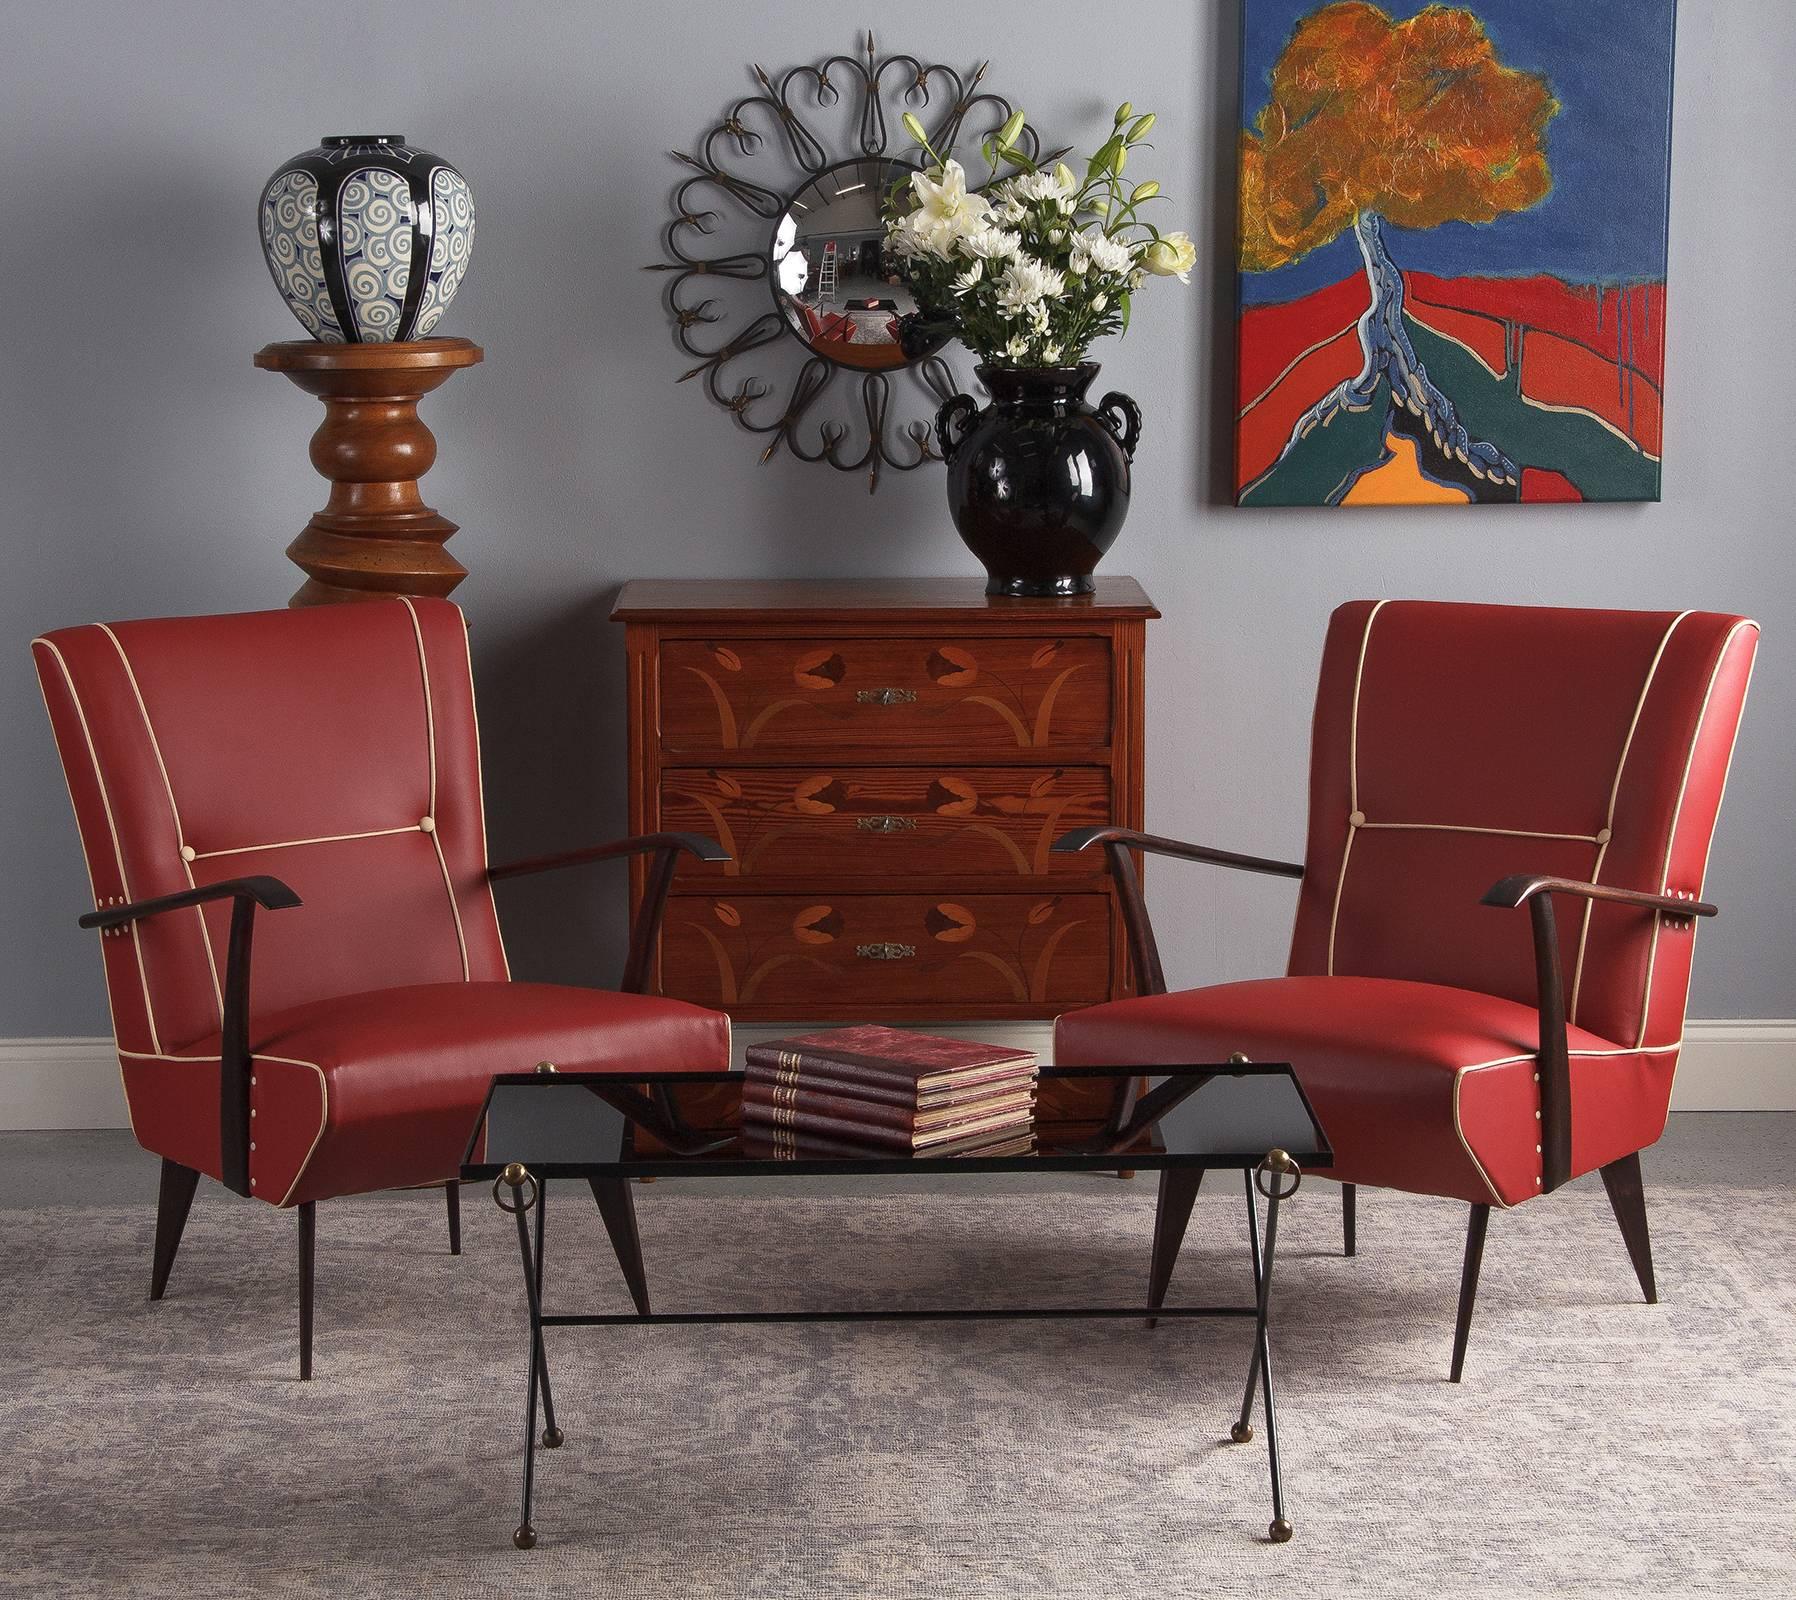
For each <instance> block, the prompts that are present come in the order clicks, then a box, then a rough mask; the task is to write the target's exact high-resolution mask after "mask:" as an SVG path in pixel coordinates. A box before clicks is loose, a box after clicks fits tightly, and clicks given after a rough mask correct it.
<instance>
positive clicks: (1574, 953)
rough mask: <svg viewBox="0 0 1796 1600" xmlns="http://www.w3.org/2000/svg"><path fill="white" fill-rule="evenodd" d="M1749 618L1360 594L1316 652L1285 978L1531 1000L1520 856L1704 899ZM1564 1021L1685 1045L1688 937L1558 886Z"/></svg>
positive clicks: (1628, 1041)
mask: <svg viewBox="0 0 1796 1600" xmlns="http://www.w3.org/2000/svg"><path fill="white" fill-rule="evenodd" d="M1757 642H1758V628H1757V625H1756V624H1755V623H1752V622H1750V621H1748V620H1746V619H1745V618H1742V617H1730V616H1720V615H1716V614H1714V613H1710V612H1697V611H1687V612H1683V613H1681V614H1678V613H1672V612H1656V611H1577V610H1557V609H1546V608H1538V607H1527V606H1485V605H1456V604H1444V603H1435V602H1426V601H1402V600H1397V601H1379V602H1371V601H1356V602H1354V603H1352V604H1349V605H1345V606H1342V607H1341V608H1340V609H1339V610H1338V611H1336V612H1335V614H1334V617H1333V620H1332V622H1331V623H1330V626H1329V631H1328V640H1327V643H1326V645H1325V647H1324V651H1323V660H1322V675H1321V683H1320V687H1319V688H1318V691H1317V697H1316V716H1315V728H1314V736H1313V744H1312V750H1311V771H1310V821H1309V846H1308V851H1307V855H1306V860H1305V874H1304V882H1303V889H1302V893H1301V896H1300V900H1299V905H1298V914H1297V926H1296V932H1295V935H1294V937H1293V940H1292V947H1291V968H1290V970H1291V971H1292V972H1293V973H1294V974H1319V973H1334V974H1339V975H1352V976H1361V977H1386V978H1408V979H1413V980H1418V981H1421V982H1429V983H1442V984H1450V985H1453V986H1455V987H1457V988H1464V989H1476V990H1480V991H1482V992H1484V993H1487V994H1494V995H1500V996H1503V997H1505V998H1508V999H1513V1000H1518V1001H1523V1002H1526V1003H1530V1004H1531V1003H1533V1001H1534V999H1535V976H1534V968H1533V946H1532V943H1531V941H1530V939H1529V936H1528V931H1527V928H1526V926H1525V921H1526V919H1525V918H1522V919H1518V917H1517V915H1516V913H1514V912H1501V911H1496V910H1492V909H1490V908H1488V907H1485V906H1482V905H1480V904H1479V899H1480V897H1481V896H1482V895H1483V893H1484V891H1485V890H1487V889H1488V888H1489V887H1490V886H1491V885H1492V884H1493V883H1494V882H1495V881H1496V880H1497V879H1499V878H1501V877H1504V876H1506V875H1507V874H1510V873H1517V872H1529V873H1545V874H1552V875H1555V876H1559V877H1566V878H1577V879H1583V880H1586V881H1593V880H1594V881H1599V882H1602V883H1608V884H1616V885H1619V886H1621V887H1624V888H1631V889H1644V890H1651V891H1653V892H1667V893H1678V892H1680V891H1681V892H1686V893H1690V894H1691V895H1692V896H1693V897H1695V898H1701V891H1702V887H1703V875H1704V872H1705V870H1706V867H1707V864H1708V855H1709V840H1710V837H1711V835H1712V834H1713V831H1714V826H1715V815H1716V812H1717V810H1718V808H1719V807H1720V804H1721V791H1722V786H1723V784H1724V783H1725V781H1726V777H1727V768H1728V762H1729V759H1730V757H1731V756H1732V753H1733V746H1734V735H1735V732H1736V730H1737V728H1738V726H1739V721H1740V710H1741V706H1742V704H1743V702H1744V700H1745V697H1746V685H1747V679H1748V677H1749V675H1750V673H1751V670H1752V660H1753V652H1754V650H1755V648H1756V646H1757ZM1560 911H1561V935H1560V942H1561V954H1562V957H1563V960H1564V966H1565V982H1566V995H1567V1000H1568V1007H1569V1020H1571V1021H1573V1022H1575V1023H1577V1024H1579V1025H1580V1026H1582V1027H1584V1028H1587V1029H1589V1030H1591V1031H1592V1032H1594V1033H1596V1034H1599V1035H1601V1036H1602V1037H1603V1038H1605V1039H1609V1040H1613V1041H1615V1042H1616V1043H1617V1044H1619V1045H1622V1046H1624V1047H1627V1048H1636V1047H1640V1046H1644V1045H1654V1046H1660V1045H1674V1044H1676V1043H1677V1041H1678V1039H1679V1037H1680V1035H1681V1032H1682V1028H1683V1017H1684V1004H1685V999H1686V996H1687V994H1688V989H1689V978H1690V950H1691V945H1692V943H1693V941H1694V937H1695V935H1694V932H1693V931H1692V930H1691V929H1690V928H1689V926H1688V925H1687V924H1685V925H1679V926H1677V927H1676V928H1675V930H1674V931H1672V932H1668V931H1667V926H1668V925H1667V923H1666V920H1665V919H1664V918H1661V917H1657V916H1654V915H1652V914H1650V913H1646V912H1642V911H1637V910H1632V909H1629V908H1626V907H1621V906H1615V905H1595V906H1592V905H1588V904H1585V903H1579V902H1574V901H1565V902H1562V904H1561V907H1560Z"/></svg>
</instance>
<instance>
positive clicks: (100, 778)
mask: <svg viewBox="0 0 1796 1600" xmlns="http://www.w3.org/2000/svg"><path fill="white" fill-rule="evenodd" d="M32 643H33V644H41V645H42V646H43V647H44V648H45V649H46V650H48V651H49V652H50V654H51V655H53V656H55V657H56V664H57V666H58V667H60V668H61V669H62V681H63V683H64V684H65V685H67V687H68V691H69V701H70V703H71V704H72V705H73V706H74V708H75V716H76V719H77V720H78V721H79V722H80V724H81V737H82V738H83V739H84V740H85V741H86V743H87V759H88V761H89V762H90V763H91V764H92V766H93V769H94V785H95V787H96V788H98V789H99V791H100V804H101V806H102V807H103V808H104V810H105V812H106V831H107V832H108V833H110V834H111V835H112V854H113V859H114V860H115V861H116V862H117V865H118V883H119V892H120V893H121V894H122V895H124V897H125V900H126V902H127V903H129V902H130V900H131V898H132V895H131V880H130V879H129V878H128V877H127V876H126V875H125V853H124V851H123V850H122V849H121V848H120V847H119V841H118V824H117V822H115V821H114V820H113V815H112V797H111V796H110V795H109V794H108V793H107V792H106V779H105V776H104V775H103V774H102V773H101V771H100V756H99V752H98V751H96V750H95V749H94V736H93V730H92V729H91V728H89V727H88V725H87V712H86V711H85V710H84V709H83V708H82V705H81V696H80V695H79V694H77V693H76V691H75V679H74V677H73V675H72V674H71V673H70V672H69V664H68V662H67V661H65V660H64V659H63V654H62V651H61V650H59V649H57V647H56V646H55V645H54V644H52V643H51V642H50V641H49V640H48V639H34V640H33V641H32ZM46 704H47V702H46ZM64 778H65V779H66V778H67V774H66V773H65V774H64ZM70 793H71V797H72V795H73V790H71V791H70ZM78 817H79V813H77V818H78ZM85 848H86V847H85V846H83V853H85ZM92 882H93V872H92V869H91V868H90V869H89V871H88V883H89V886H90V888H91V886H92ZM94 904H95V906H96V907H97V906H98V905H99V897H98V896H97V895H96V896H95V898H94ZM127 926H128V927H129V929H130V933H131V949H132V951H133V952H134V953H135V954H136V957H137V981H138V983H139V984H141V985H142V987H143V1014H144V1020H145V1021H146V1022H147V1023H148V1024H149V1029H150V1048H151V1049H153V1050H160V1049H161V1048H162V1040H161V1039H160V1037H158V1035H157V1032H156V1009H155V1007H154V1006H152V1005H151V1004H150V980H149V976H148V974H147V973H146V972H145V971H144V966H143V945H142V943H141V942H140V941H139V939H138V937H137V924H136V923H135V922H133V923H129V924H127ZM113 1042H114V1043H115V1044H116V1043H117V1042H118V1025H117V1021H116V1019H115V1021H114V1024H113Z"/></svg>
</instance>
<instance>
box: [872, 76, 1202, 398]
mask: <svg viewBox="0 0 1796 1600" xmlns="http://www.w3.org/2000/svg"><path fill="white" fill-rule="evenodd" d="M1153 125H1154V116H1153V113H1152V112H1148V113H1146V114H1145V115H1142V116H1139V117H1137V116H1136V115H1135V111H1134V107H1133V106H1131V105H1130V104H1128V102H1126V101H1125V102H1124V103H1123V104H1122V105H1121V106H1119V107H1117V111H1116V121H1115V123H1114V126H1113V131H1112V133H1111V135H1110V137H1109V139H1107V140H1106V141H1105V142H1104V143H1103V144H1102V145H1101V146H1099V148H1098V149H1097V151H1096V152H1095V153H1094V154H1093V155H1092V157H1091V159H1090V160H1089V161H1088V162H1087V163H1086V165H1085V176H1084V178H1083V179H1082V180H1081V179H1080V178H1079V176H1078V175H1077V174H1076V173H1075V172H1074V171H1073V170H1072V168H1071V167H1069V166H1067V164H1066V163H1065V162H1064V161H1060V162H1056V163H1055V165H1054V167H1053V168H1052V169H1051V170H1043V169H1042V168H1040V167H1038V166H1037V165H1036V164H1035V163H1034V162H1033V161H1032V160H1031V159H1030V158H1029V157H1028V156H1027V155H1026V154H1025V153H1024V152H1023V151H1022V150H1021V149H1020V148H1018V140H1019V139H1020V138H1021V136H1022V131H1023V127H1024V121H1023V113H1022V112H1020V111H1019V112H1017V113H1016V114H1015V115H1014V116H1012V117H1011V119H1010V120H1009V121H1008V122H1006V123H1005V124H1004V126H1003V127H1002V128H1001V129H999V130H998V132H997V133H996V134H994V135H993V136H992V137H991V138H989V139H987V140H986V141H985V144H984V153H985V158H986V161H987V162H988V164H989V165H990V168H991V176H990V178H989V179H988V181H987V182H986V184H985V186H984V188H983V189H980V190H977V191H975V190H971V189H969V188H968V187H967V175H966V172H965V170H964V169H963V168H962V167H961V164H960V163H959V162H958V161H956V160H954V159H953V158H952V157H951V156H948V155H944V154H942V153H940V152H938V151H936V150H934V149H932V148H931V146H930V144H929V140H928V138H927V136H926V135H925V132H924V129H923V126H922V124H921V123H920V122H919V121H918V120H917V118H916V117H915V116H913V115H911V114H910V113H908V112H907V113H906V114H905V118H904V126H905V128H906V129H907V131H908V132H909V133H910V135H911V137H912V138H914V139H915V140H916V141H917V143H918V144H919V145H921V146H922V147H923V151H924V154H925V155H927V156H928V157H929V159H930V162H931V165H930V166H929V167H927V168H926V169H925V170H923V171H921V172H918V173H916V174H914V175H913V176H912V178H911V180H910V183H909V185H908V187H900V188H898V189H895V190H894V191H893V193H892V196H891V198H890V200H889V201H888V203H887V208H886V248H887V249H888V250H889V251H890V252H891V254H892V256H893V257H895V258H896V260H897V261H898V263H899V270H900V271H901V272H902V274H903V276H904V279H905V281H906V282H907V283H908V284H909V285H910V287H911V291H912V293H914V294H915V295H916V297H917V302H918V305H919V307H920V308H921V311H922V314H923V317H924V319H925V320H926V321H928V322H931V323H935V324H938V325H946V326H948V327H951V328H952V329H953V331H954V333H955V334H956V335H957V336H958V337H959V338H960V340H961V341H962V342H963V343H964V344H966V345H967V346H968V347H969V348H970V349H972V350H973V352H974V353H975V354H976V355H978V357H979V358H980V360H981V361H984V362H987V363H989V364H991V365H993V366H1002V367H1071V366H1077V365H1078V364H1079V363H1080V362H1081V361H1082V360H1083V359H1084V357H1085V352H1086V350H1087V349H1088V348H1089V347H1090V345H1091V342H1092V340H1094V339H1096V338H1098V337H1099V336H1100V335H1102V334H1106V333H1121V332H1122V331H1124V330H1125V329H1126V328H1127V327H1128V325H1129V305H1130V297H1131V296H1132V295H1133V294H1134V293H1135V291H1136V290H1137V289H1139V288H1140V287H1141V285H1142V283H1143V282H1145V281H1146V279H1147V277H1148V276H1149V275H1150V274H1153V275H1157V276H1160V277H1174V278H1177V279H1178V280H1179V282H1181V283H1187V282H1189V281H1190V271H1191V267H1192V265H1193V263H1194V262H1195V261H1196V259H1197V251H1196V249H1195V248H1194V247H1193V245H1192V243H1191V240H1190V239H1189V238H1188V237H1187V236H1186V235H1185V234H1183V233H1175V232H1165V233H1163V232H1162V231H1161V230H1160V229H1158V228H1156V227H1155V226H1154V225H1153V224H1152V223H1150V222H1148V221H1146V220H1145V219H1144V218H1143V217H1142V215H1141V212H1142V209H1143V208H1144V207H1145V206H1147V205H1149V204H1151V203H1152V202H1154V201H1157V200H1159V199H1161V198H1162V196H1161V194H1160V185H1159V184H1158V183H1155V182H1153V181H1151V180H1150V181H1148V182H1146V183H1137V184H1135V185H1134V186H1133V187H1132V188H1130V187H1125V185H1124V183H1123V169H1124V168H1125V167H1126V166H1127V165H1128V159H1129V152H1130V151H1131V150H1133V149H1135V148H1136V147H1137V146H1139V145H1141V144H1142V142H1143V140H1145V139H1146V137H1147V134H1148V131H1149V129H1151V128H1152V127H1153ZM1001 167H1005V168H1008V169H1010V175H1009V176H1007V177H1002V178H1001V177H999V171H1000V168H1001Z"/></svg>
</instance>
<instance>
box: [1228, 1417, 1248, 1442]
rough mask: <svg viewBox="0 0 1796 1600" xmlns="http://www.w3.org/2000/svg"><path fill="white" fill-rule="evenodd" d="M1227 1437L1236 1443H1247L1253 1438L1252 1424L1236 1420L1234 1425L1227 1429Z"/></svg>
mask: <svg viewBox="0 0 1796 1600" xmlns="http://www.w3.org/2000/svg"><path fill="white" fill-rule="evenodd" d="M1229 1437H1230V1438H1231V1439H1233V1440H1234V1441H1235V1443H1236V1444H1247V1443H1248V1442H1249V1441H1250V1440H1252V1438H1253V1424H1252V1423H1251V1422H1237V1423H1236V1424H1235V1425H1234V1427H1232V1428H1230V1429H1229Z"/></svg>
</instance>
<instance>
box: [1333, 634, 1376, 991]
mask: <svg viewBox="0 0 1796 1600" xmlns="http://www.w3.org/2000/svg"><path fill="white" fill-rule="evenodd" d="M1389 604H1390V601H1388V600H1380V601H1379V602H1378V603H1377V604H1376V605H1374V606H1373V607H1372V609H1371V610H1370V611H1368V612H1367V613H1366V631H1365V632H1364V633H1363V634H1361V635H1360V641H1359V664H1358V665H1357V666H1356V667H1355V668H1354V670H1353V715H1352V717H1351V718H1350V719H1349V721H1348V724H1347V809H1348V811H1349V813H1350V817H1349V820H1348V824H1347V843H1346V844H1345V845H1344V846H1343V847H1342V850H1341V874H1340V876H1339V877H1338V878H1336V879H1335V903H1334V910H1333V911H1332V912H1331V913H1330V914H1329V918H1328V976H1329V977H1331V978H1332V977H1333V976H1334V975H1335V932H1336V930H1337V929H1338V928H1339V927H1340V923H1341V896H1342V894H1343V893H1344V892H1345V890H1346V888H1347V863H1348V861H1349V860H1350V859H1351V858H1352V856H1353V835H1354V833H1355V832H1356V831H1357V830H1358V827H1359V824H1358V823H1356V822H1354V821H1352V820H1351V819H1352V817H1360V809H1359V692H1360V686H1361V685H1362V684H1363V683H1364V682H1365V678H1366V651H1367V650H1368V649H1369V648H1370V647H1371V644H1372V624H1373V623H1374V622H1376V621H1377V620H1378V613H1379V612H1381V611H1382V610H1384V608H1385V607H1386V606H1387V605H1389ZM1364 820H1365V818H1364V817H1360V821H1361V822H1363V821H1364Z"/></svg>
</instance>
